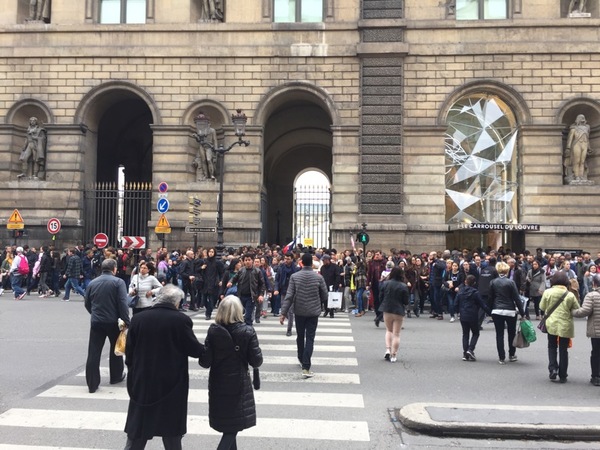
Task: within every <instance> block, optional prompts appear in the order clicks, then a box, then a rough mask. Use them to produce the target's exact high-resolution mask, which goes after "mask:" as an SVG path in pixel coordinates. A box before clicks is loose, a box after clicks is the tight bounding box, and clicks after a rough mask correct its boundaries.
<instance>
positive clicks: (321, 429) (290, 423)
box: [0, 408, 369, 442]
mask: <svg viewBox="0 0 600 450" xmlns="http://www.w3.org/2000/svg"><path fill="white" fill-rule="evenodd" d="M126 417H127V415H126V413H120V412H114V411H110V412H105V411H66V410H51V409H20V408H14V409H9V410H8V411H6V412H4V413H3V414H0V426H8V427H26V428H55V429H73V430H104V431H122V430H123V425H124V424H125V420H126ZM187 429H188V430H187V431H188V434H200V435H213V436H218V435H220V433H219V432H217V431H215V430H213V429H211V428H210V426H209V424H208V417H206V416H194V415H188V427H187ZM282 430H285V432H283V433H282ZM240 436H252V437H260V438H278V439H310V440H329V441H360V442H367V441H369V427H368V424H367V422H364V421H343V420H322V419H318V420H307V419H292V418H283V419H274V418H259V419H257V424H256V427H253V428H250V429H248V430H244V431H242V432H241V433H240Z"/></svg>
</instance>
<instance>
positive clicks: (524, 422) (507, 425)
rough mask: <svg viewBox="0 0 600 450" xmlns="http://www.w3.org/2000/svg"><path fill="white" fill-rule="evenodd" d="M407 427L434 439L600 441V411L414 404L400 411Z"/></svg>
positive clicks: (551, 407) (537, 407) (564, 408)
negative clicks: (452, 437) (436, 437)
mask: <svg viewBox="0 0 600 450" xmlns="http://www.w3.org/2000/svg"><path fill="white" fill-rule="evenodd" d="M394 415H395V418H396V419H397V420H398V421H400V422H401V423H402V424H403V425H404V426H405V427H407V428H409V429H411V430H413V431H418V432H420V433H424V434H428V435H433V436H454V437H465V438H499V437H504V438H512V439H544V440H571V441H572V440H577V441H599V440H600V408H592V407H561V406H514V405H476V404H450V403H411V404H409V405H406V406H403V407H402V408H399V409H398V408H396V409H395V410H394Z"/></svg>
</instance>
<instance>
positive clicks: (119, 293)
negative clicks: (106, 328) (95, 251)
mask: <svg viewBox="0 0 600 450" xmlns="http://www.w3.org/2000/svg"><path fill="white" fill-rule="evenodd" d="M128 300H129V298H128V297H127V287H126V286H125V282H124V281H123V280H122V279H120V278H118V277H115V276H114V275H113V274H112V273H110V272H102V275H100V276H99V277H98V278H95V279H93V280H92V281H91V282H90V284H89V286H88V287H87V289H86V290H85V302H84V305H85V309H87V311H88V312H89V313H90V314H91V315H92V317H91V321H92V323H109V324H111V325H114V324H116V323H117V321H118V319H119V318H121V319H123V321H124V322H125V323H126V324H127V325H129V306H127V303H128Z"/></svg>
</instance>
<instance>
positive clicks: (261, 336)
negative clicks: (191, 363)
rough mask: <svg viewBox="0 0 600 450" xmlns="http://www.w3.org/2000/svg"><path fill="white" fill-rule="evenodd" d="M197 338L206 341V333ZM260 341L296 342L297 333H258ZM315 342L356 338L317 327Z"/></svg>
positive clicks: (199, 334) (197, 334) (347, 340)
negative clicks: (338, 334)
mask: <svg viewBox="0 0 600 450" xmlns="http://www.w3.org/2000/svg"><path fill="white" fill-rule="evenodd" d="M194 334H195V335H196V337H197V338H199V339H200V341H201V342H204V339H205V338H206V333H204V334H202V333H194ZM257 336H258V342H259V343H260V342H262V341H266V340H273V341H290V342H296V340H295V339H296V333H294V334H293V335H292V336H286V335H285V329H283V330H282V331H281V334H263V333H257ZM315 342H354V338H353V337H352V336H322V335H320V334H319V330H318V329H317V336H316V337H315Z"/></svg>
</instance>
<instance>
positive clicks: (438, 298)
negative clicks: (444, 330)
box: [429, 283, 442, 315]
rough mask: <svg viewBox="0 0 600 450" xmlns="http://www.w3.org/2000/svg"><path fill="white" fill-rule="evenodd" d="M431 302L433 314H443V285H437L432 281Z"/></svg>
mask: <svg viewBox="0 0 600 450" xmlns="http://www.w3.org/2000/svg"><path fill="white" fill-rule="evenodd" d="M429 302H430V303H431V313H432V314H438V315H439V314H442V287H441V286H437V287H436V286H435V285H434V283H431V287H430V289H429Z"/></svg>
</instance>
